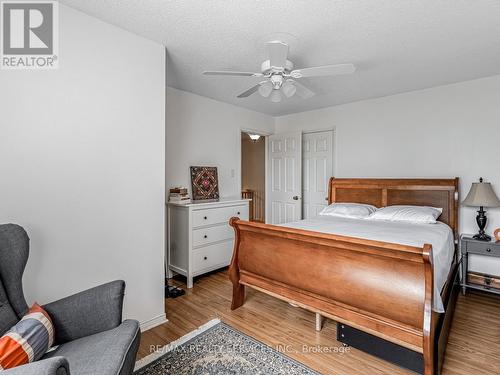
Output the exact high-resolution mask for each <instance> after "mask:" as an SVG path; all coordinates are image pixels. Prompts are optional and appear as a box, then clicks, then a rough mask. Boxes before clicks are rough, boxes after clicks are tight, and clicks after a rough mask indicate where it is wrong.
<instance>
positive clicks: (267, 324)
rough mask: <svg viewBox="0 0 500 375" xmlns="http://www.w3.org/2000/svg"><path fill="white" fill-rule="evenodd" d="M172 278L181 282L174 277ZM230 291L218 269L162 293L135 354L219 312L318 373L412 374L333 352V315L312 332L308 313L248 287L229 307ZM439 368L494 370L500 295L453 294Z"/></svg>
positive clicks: (470, 373)
mask: <svg viewBox="0 0 500 375" xmlns="http://www.w3.org/2000/svg"><path fill="white" fill-rule="evenodd" d="M174 284H177V285H179V286H181V287H183V288H185V284H184V283H182V282H180V281H174ZM231 291H232V286H231V283H230V282H229V280H228V277H227V272H226V271H221V272H217V273H213V274H210V275H205V276H203V277H200V278H198V279H196V281H195V284H194V288H193V289H191V290H187V292H186V295H184V296H182V297H178V298H176V299H167V300H166V309H167V310H166V311H167V318H168V320H169V321H168V322H167V323H165V324H162V325H161V326H158V327H155V328H153V329H151V330H149V331H147V332H144V333H143V335H142V340H141V346H140V348H139V354H138V358H142V357H144V356H146V355H148V354H150V348H151V346H152V345H165V344H168V343H169V342H172V341H173V340H176V339H177V338H179V337H181V336H183V335H185V334H186V333H188V332H190V331H192V330H194V329H195V328H197V327H198V326H200V325H202V324H204V323H206V322H208V321H209V320H211V319H213V318H219V319H221V320H222V321H224V322H225V323H227V324H229V325H231V326H232V327H234V328H236V329H238V330H240V331H242V332H244V333H246V334H247V335H250V336H252V337H254V338H255V339H257V340H260V341H261V342H263V343H265V344H267V345H271V346H273V347H276V348H278V349H282V350H283V349H285V350H286V352H287V355H288V356H290V357H292V358H294V359H296V360H297V361H299V362H302V363H304V364H306V365H307V366H309V367H311V368H313V369H314V370H316V371H319V372H321V373H323V374H339V375H342V374H349V375H351V374H354V375H355V374H360V375H365V374H413V373H412V372H410V371H408V370H404V369H401V368H399V367H397V366H394V365H391V364H389V363H387V362H385V361H382V360H380V359H377V358H375V357H373V356H370V355H368V354H366V353H363V352H361V351H359V350H356V349H353V348H349V351H348V352H344V353H339V352H337V351H338V349H336V348H342V345H341V344H340V343H339V342H338V341H337V340H336V326H335V323H334V322H333V321H330V320H326V321H325V324H324V327H323V330H322V331H321V332H316V331H315V330H314V322H315V315H314V314H313V313H311V312H308V311H306V310H303V309H300V308H294V307H292V306H290V305H289V304H287V303H285V302H282V301H280V300H278V299H276V298H273V297H270V296H268V295H266V294H264V293H261V292H258V291H255V290H252V289H250V288H247V299H246V303H245V304H244V305H243V306H242V307H240V308H239V309H237V310H234V311H231V309H230V304H231ZM443 374H444V375H451V374H459V375H476V374H477V375H479V374H500V297H496V296H490V295H485V294H476V293H470V294H468V295H467V296H465V297H464V296H462V295H460V296H459V299H458V302H457V307H456V310H455V316H454V319H453V324H452V327H451V332H450V337H449V341H448V347H447V352H446V358H445V362H444V366H443Z"/></svg>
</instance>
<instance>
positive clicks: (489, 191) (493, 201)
mask: <svg viewBox="0 0 500 375" xmlns="http://www.w3.org/2000/svg"><path fill="white" fill-rule="evenodd" d="M462 204H463V205H465V206H470V207H500V199H498V197H497V196H496V194H495V192H494V191H493V188H492V187H491V184H490V183H489V182H482V179H481V182H474V183H473V184H472V187H471V188H470V191H469V194H467V197H466V198H465V200H464V201H463V202H462Z"/></svg>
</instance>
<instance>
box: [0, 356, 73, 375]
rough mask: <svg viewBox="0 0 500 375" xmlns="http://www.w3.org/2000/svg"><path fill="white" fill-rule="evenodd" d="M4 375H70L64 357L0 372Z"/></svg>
mask: <svg viewBox="0 0 500 375" xmlns="http://www.w3.org/2000/svg"><path fill="white" fill-rule="evenodd" d="M2 374H5V375H70V372H69V364H68V361H67V360H66V358H64V357H54V358H49V359H44V360H41V361H36V362H32V363H28V364H26V365H23V366H18V367H14V368H12V369H10V370H5V371H2Z"/></svg>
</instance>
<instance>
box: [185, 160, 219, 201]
mask: <svg viewBox="0 0 500 375" xmlns="http://www.w3.org/2000/svg"><path fill="white" fill-rule="evenodd" d="M190 170H191V187H192V190H193V199H194V200H207V199H219V180H218V175H217V167H190Z"/></svg>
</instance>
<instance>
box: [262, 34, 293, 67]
mask: <svg viewBox="0 0 500 375" xmlns="http://www.w3.org/2000/svg"><path fill="white" fill-rule="evenodd" d="M267 50H268V52H269V62H270V65H271V66H274V67H275V68H284V67H285V64H286V58H287V56H288V44H285V43H282V42H280V41H274V42H269V43H267Z"/></svg>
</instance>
